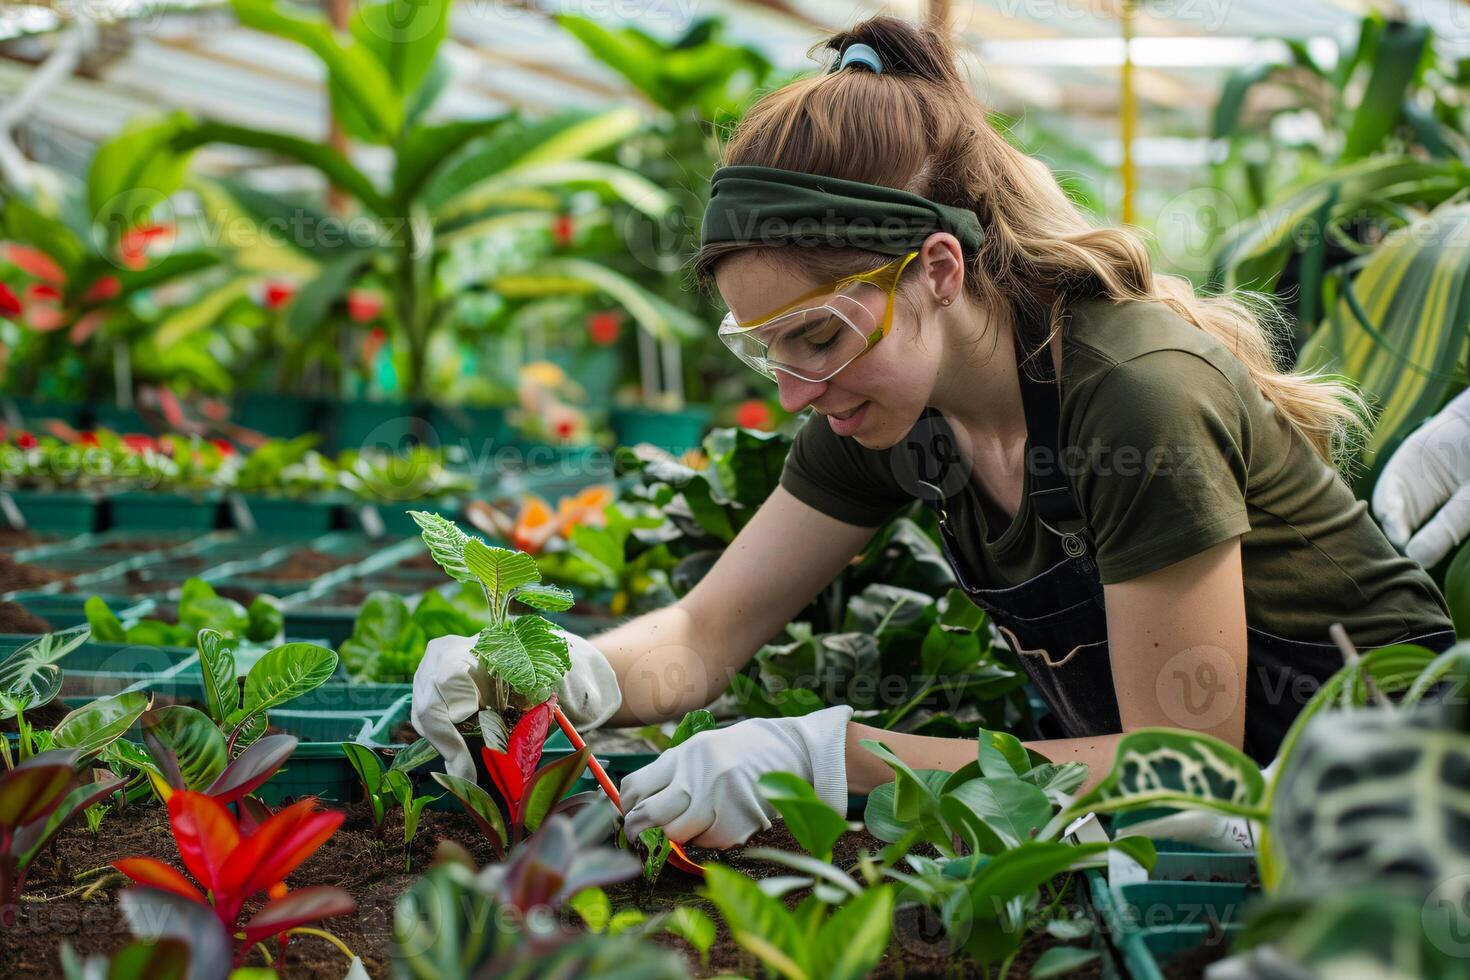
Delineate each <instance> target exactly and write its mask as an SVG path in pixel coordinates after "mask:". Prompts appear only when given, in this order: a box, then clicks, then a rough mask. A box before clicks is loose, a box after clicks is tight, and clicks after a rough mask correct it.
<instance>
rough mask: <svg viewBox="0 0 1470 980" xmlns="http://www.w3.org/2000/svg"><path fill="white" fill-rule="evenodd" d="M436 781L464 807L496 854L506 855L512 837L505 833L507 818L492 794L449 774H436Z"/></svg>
mask: <svg viewBox="0 0 1470 980" xmlns="http://www.w3.org/2000/svg"><path fill="white" fill-rule="evenodd" d="M434 780H435V782H437V783H438V784H439V785H440V786H443V787H444V788H445V789H447V790H449V792H450V793H451V794H452V795H453V796H454V798H455V799H457V800H459V802H460V803H461V804H463V805H464V808H465V812H466V813H468V814H469V815H470V816H471V817H472V818H473V819H474V821H475V823H476V824H477V825H478V826H479V828H480V832H481V833H483V834H484V835H485V838H486V839H487V840H489V841H490V845H491V846H492V847H493V848H495V852H496V853H497V854H503V853H505V844H506V841H508V840H510V835H509V834H507V833H506V832H505V818H504V817H502V816H501V815H500V807H498V806H496V805H495V801H494V800H493V799H491V797H490V794H489V793H487V792H485V791H484V790H483V789H481V788H480V787H478V786H476V785H475V784H474V783H472V782H470V781H469V780H467V779H460V778H459V777H458V776H451V775H450V774H449V773H447V772H436V773H434Z"/></svg>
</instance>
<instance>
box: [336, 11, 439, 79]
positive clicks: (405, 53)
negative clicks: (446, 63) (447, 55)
mask: <svg viewBox="0 0 1470 980" xmlns="http://www.w3.org/2000/svg"><path fill="white" fill-rule="evenodd" d="M448 26H449V0H428V2H426V3H418V2H404V0H387V2H386V3H373V4H367V5H364V6H361V7H359V8H358V9H357V12H356V13H355V14H354V15H353V17H352V21H351V23H350V25H349V27H350V29H351V31H352V36H353V37H354V38H356V39H357V42H358V43H359V44H361V45H362V46H363V47H364V48H366V49H367V50H369V51H371V52H372V53H373V54H374V55H375V56H377V59H378V63H379V64H381V65H382V66H383V69H384V70H385V71H386V72H387V73H388V78H389V79H390V80H392V82H393V87H394V89H396V90H397V92H398V95H399V97H400V98H402V99H404V100H407V99H408V98H409V97H410V96H412V95H413V94H414V92H415V91H416V90H417V89H418V87H419V83H420V82H422V81H423V79H424V76H425V75H426V74H427V73H428V71H429V66H430V65H431V64H433V62H434V56H435V54H436V53H437V52H438V50H439V46H440V45H441V44H443V43H444V35H445V33H446V31H447V29H448Z"/></svg>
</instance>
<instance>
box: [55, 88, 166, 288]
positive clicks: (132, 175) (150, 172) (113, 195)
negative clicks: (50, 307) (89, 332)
mask: <svg viewBox="0 0 1470 980" xmlns="http://www.w3.org/2000/svg"><path fill="white" fill-rule="evenodd" d="M188 118H189V117H188V116H187V115H186V114H185V113H183V112H174V113H170V114H169V115H167V116H163V117H159V116H153V117H146V118H135V119H134V120H131V121H130V122H129V123H128V124H127V125H125V126H124V127H123V130H122V132H120V133H119V134H118V135H116V136H114V137H112V138H111V139H109V140H107V141H106V142H105V143H103V144H102V145H101V146H99V147H98V148H97V152H96V153H95V154H93V156H92V165H91V167H90V168H89V169H88V171H87V205H88V210H89V212H90V214H91V216H92V222H93V227H94V229H96V230H98V231H99V232H100V233H101V235H100V237H102V239H103V241H102V243H100V246H101V247H102V248H103V249H105V250H107V251H109V252H110V250H111V248H112V246H113V244H114V243H115V242H116V241H117V240H118V239H119V238H121V237H122V235H123V234H124V233H125V232H127V231H129V230H131V229H133V228H136V227H137V226H138V225H143V224H150V223H151V221H152V215H153V212H154V210H155V209H156V208H157V207H159V205H161V204H163V203H164V201H165V200H167V199H168V198H169V197H170V196H172V195H173V194H174V193H175V192H177V191H178V190H179V189H180V188H181V187H182V186H183V181H184V174H185V171H186V169H187V167H188V162H189V161H188V153H187V149H180V148H172V141H173V139H174V137H175V136H176V135H177V133H178V132H179V130H180V128H181V127H183V126H185V125H187V123H188ZM72 285H73V286H75V285H76V284H72Z"/></svg>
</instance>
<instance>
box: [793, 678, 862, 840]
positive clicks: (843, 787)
mask: <svg viewBox="0 0 1470 980" xmlns="http://www.w3.org/2000/svg"><path fill="white" fill-rule="evenodd" d="M795 720H796V721H797V722H798V723H800V725H801V727H802V735H803V737H804V741H805V742H806V749H807V758H809V759H810V760H811V766H812V788H813V789H815V790H816V791H817V798H818V799H820V800H821V801H822V802H823V803H825V804H827V805H828V806H830V807H831V808H832V809H834V810H836V811H837V812H838V813H840V814H842V815H843V817H846V816H847V723H848V722H849V721H851V720H852V706H851V705H847V704H839V705H835V706H834V707H831V708H824V709H822V710H821V711H814V712H812V713H811V714H809V715H803V716H802V717H801V718H798V719H795Z"/></svg>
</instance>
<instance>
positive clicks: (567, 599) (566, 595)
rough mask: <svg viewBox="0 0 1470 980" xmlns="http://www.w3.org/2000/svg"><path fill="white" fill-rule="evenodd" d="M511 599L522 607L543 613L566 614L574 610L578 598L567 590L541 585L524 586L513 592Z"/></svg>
mask: <svg viewBox="0 0 1470 980" xmlns="http://www.w3.org/2000/svg"><path fill="white" fill-rule="evenodd" d="M510 597H511V598H512V599H514V600H515V601H516V602H519V603H521V604H522V605H526V606H530V607H531V608H532V609H540V610H541V611H542V612H565V611H566V610H568V609H570V608H572V603H573V602H575V601H576V598H575V597H574V596H573V595H572V594H571V593H570V592H568V591H567V590H566V589H562V588H558V587H557V586H555V585H543V584H540V583H536V584H532V585H522V586H520V587H518V588H516V589H515V590H514V591H512V592H511V595H510Z"/></svg>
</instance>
